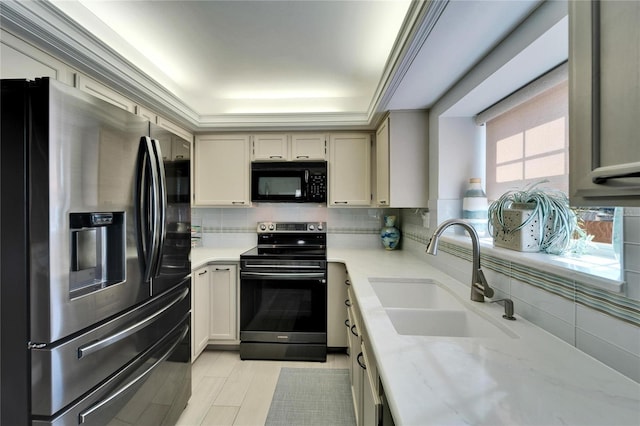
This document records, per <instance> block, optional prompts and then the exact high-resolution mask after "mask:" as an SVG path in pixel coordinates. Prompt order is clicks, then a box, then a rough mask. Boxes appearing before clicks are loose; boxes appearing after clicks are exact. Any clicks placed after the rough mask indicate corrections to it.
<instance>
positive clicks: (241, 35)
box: [53, 0, 540, 129]
mask: <svg viewBox="0 0 640 426" xmlns="http://www.w3.org/2000/svg"><path fill="white" fill-rule="evenodd" d="M53 4H54V5H55V6H56V7H57V8H59V9H60V10H61V11H63V12H64V13H65V14H66V15H68V16H69V17H71V18H72V19H73V21H75V22H76V23H77V24H80V25H81V26H82V27H84V28H85V29H86V30H88V31H89V32H91V33H92V34H93V35H94V36H95V37H97V38H98V39H100V40H101V41H102V42H104V43H106V45H108V46H109V48H110V49H113V51H114V52H116V54H118V55H120V56H122V57H123V58H125V59H126V60H127V61H128V62H130V63H131V64H132V66H133V67H135V68H136V69H139V70H140V71H141V72H142V73H144V74H146V75H147V76H149V77H150V78H151V79H152V80H154V81H155V82H157V83H158V84H159V85H161V86H162V87H163V88H164V89H166V90H167V91H168V92H170V93H171V95H173V96H175V97H176V98H178V99H179V100H180V102H181V104H182V105H184V108H183V109H186V110H189V111H188V114H186V115H189V116H190V117H192V119H191V121H192V122H193V121H195V122H196V123H195V124H196V126H195V127H197V128H199V129H208V128H221V127H228V128H232V127H251V126H253V127H256V126H258V127H259V126H260V125H262V126H266V125H268V126H270V127H273V126H278V125H279V126H285V127H302V126H305V127H323V126H324V127H328V126H332V127H340V126H341V125H344V126H351V127H353V126H360V127H371V125H372V122H373V120H374V117H375V116H376V114H379V113H380V112H381V111H384V110H389V109H416V108H429V107H430V106H432V105H433V104H434V102H436V101H437V100H438V99H439V98H440V97H441V96H442V95H443V94H444V93H446V91H447V90H448V89H449V88H451V87H452V86H453V85H454V84H455V83H456V82H457V81H458V80H459V79H460V78H461V77H463V76H464V75H465V74H466V73H467V72H468V71H469V70H470V69H471V68H472V67H473V66H474V65H476V64H477V63H478V61H480V60H481V59H482V58H483V57H484V56H486V55H487V54H488V53H489V52H490V51H491V50H492V49H493V48H494V47H495V46H496V45H497V44H498V43H499V42H500V41H501V40H502V39H503V38H504V37H506V36H507V35H508V34H509V33H510V32H511V31H513V29H514V28H516V27H517V26H518V25H519V24H520V23H521V22H522V21H523V20H524V19H525V18H526V17H527V16H528V15H529V14H530V13H531V12H532V11H533V10H534V9H535V8H536V7H538V6H539V5H540V0H519V1H500V0H469V1H462V0H456V1H448V2H447V1H435V2H428V3H424V2H413V3H412V2H410V1H407V0H359V1H355V0H353V1H346V0H345V1H314V0H309V1H302V0H298V1H277V0H274V1H96V0H91V1H66V0H65V1H53ZM141 18H142V19H141ZM518 84H522V83H518ZM515 88H517V87H513V88H512V89H511V90H513V89H515ZM485 106H486V105H485ZM476 112H477V111H476ZM193 117H195V119H193ZM267 123H268V124H267ZM373 124H375V123H373Z"/></svg>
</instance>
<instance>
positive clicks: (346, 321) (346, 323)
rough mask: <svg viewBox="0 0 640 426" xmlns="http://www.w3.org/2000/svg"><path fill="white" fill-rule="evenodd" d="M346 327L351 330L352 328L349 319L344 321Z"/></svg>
mask: <svg viewBox="0 0 640 426" xmlns="http://www.w3.org/2000/svg"><path fill="white" fill-rule="evenodd" d="M344 325H346V326H347V328H349V327H350V326H349V320H348V319H346V320H344Z"/></svg>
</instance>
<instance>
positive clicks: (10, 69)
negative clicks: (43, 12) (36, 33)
mask: <svg viewBox="0 0 640 426" xmlns="http://www.w3.org/2000/svg"><path fill="white" fill-rule="evenodd" d="M0 58H2V60H0V78H28V79H30V80H33V79H35V78H38V77H50V78H51V79H54V80H58V81H60V82H62V83H65V84H67V85H69V86H73V84H74V79H75V72H74V70H73V69H72V68H70V67H68V66H67V65H66V64H65V63H63V62H60V61H59V60H57V59H55V58H54V57H53V56H51V55H49V54H47V53H45V52H43V51H42V50H40V49H37V48H35V47H33V46H32V45H31V44H29V43H26V42H25V41H23V40H21V39H19V38H17V37H15V36H14V35H13V34H11V33H8V32H6V31H5V30H2V29H0Z"/></svg>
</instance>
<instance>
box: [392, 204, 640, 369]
mask: <svg viewBox="0 0 640 426" xmlns="http://www.w3.org/2000/svg"><path fill="white" fill-rule="evenodd" d="M401 216H402V224H403V225H402V233H403V237H404V238H405V245H404V247H405V250H412V251H415V252H416V253H417V254H419V255H420V256H424V259H425V261H426V262H429V263H431V264H432V265H433V266H435V267H437V268H439V269H441V270H443V271H444V272H446V273H448V274H449V275H451V276H452V277H454V278H455V279H457V280H458V281H461V282H463V283H467V282H469V281H470V275H471V264H470V260H471V250H470V249H468V248H466V247H461V246H458V245H456V244H451V243H448V242H445V243H442V242H441V244H440V246H439V248H440V251H439V254H438V256H435V257H434V256H425V255H424V250H425V247H426V244H427V243H428V241H429V238H430V237H431V234H432V232H433V230H431V229H428V228H425V227H423V226H422V218H421V217H419V215H416V213H415V211H413V210H408V209H407V210H402V212H401ZM624 236H625V237H624V262H623V263H624V279H625V286H624V293H623V294H620V293H615V292H609V291H606V290H602V289H597V288H594V287H591V286H589V285H588V284H586V283H584V282H581V281H580V280H579V279H578V278H577V276H574V278H572V279H570V278H566V277H560V276H557V275H554V274H552V273H549V272H548V271H542V270H537V269H534V268H532V267H531V266H530V265H526V264H524V263H516V262H510V261H507V260H505V259H501V258H498V257H496V256H493V255H485V254H483V256H482V265H483V270H484V272H485V275H486V277H487V280H488V281H489V283H490V284H491V285H492V287H494V289H495V290H496V295H495V299H498V298H503V297H508V298H511V299H512V300H513V301H514V304H515V311H516V314H519V315H521V316H522V317H524V318H526V319H527V320H528V321H531V322H532V323H534V324H536V325H537V326H539V327H541V328H543V329H545V330H546V331H548V332H549V333H551V334H554V335H555V336H557V337H559V338H560V339H562V340H564V341H566V342H567V343H569V344H571V345H574V346H576V347H577V348H579V349H580V350H582V351H584V352H585V353H587V354H589V355H591V356H593V357H594V358H597V359H599V360H600V361H602V362H603V363H605V364H607V365H609V366H610V367H612V368H614V369H616V370H618V371H620V372H621V373H623V374H625V375H626V376H628V377H630V378H632V379H633V380H636V381H640V297H639V296H640V279H639V278H640V268H639V267H638V263H639V261H640V258H639V256H640V252H639V250H640V209H634V208H630V209H625V211H624Z"/></svg>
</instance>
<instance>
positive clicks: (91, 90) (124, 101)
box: [76, 74, 136, 113]
mask: <svg viewBox="0 0 640 426" xmlns="http://www.w3.org/2000/svg"><path fill="white" fill-rule="evenodd" d="M76 87H77V88H78V89H80V90H82V91H83V92H86V93H88V94H90V95H93V96H95V97H96V98H99V99H102V100H103V101H106V102H109V103H110V104H112V105H115V106H117V107H118V108H121V109H123V110H125V111H129V112H131V113H135V109H136V106H135V104H134V103H133V102H132V101H131V100H129V99H128V98H126V97H125V96H123V95H121V94H120V93H118V92H116V91H114V90H112V89H110V88H109V87H107V86H105V85H104V84H102V83H98V82H97V81H95V80H93V79H92V78H89V77H87V76H84V75H80V74H78V76H77V80H76Z"/></svg>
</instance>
